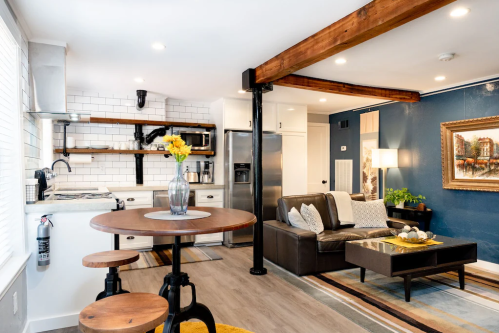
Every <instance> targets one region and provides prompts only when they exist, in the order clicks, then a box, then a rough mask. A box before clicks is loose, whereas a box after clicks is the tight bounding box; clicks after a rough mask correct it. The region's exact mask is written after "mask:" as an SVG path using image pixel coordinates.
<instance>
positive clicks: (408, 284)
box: [404, 274, 412, 302]
mask: <svg viewBox="0 0 499 333" xmlns="http://www.w3.org/2000/svg"><path fill="white" fill-rule="evenodd" d="M411 278H412V276H411V274H407V275H405V276H404V289H405V301H406V302H410V301H411Z"/></svg>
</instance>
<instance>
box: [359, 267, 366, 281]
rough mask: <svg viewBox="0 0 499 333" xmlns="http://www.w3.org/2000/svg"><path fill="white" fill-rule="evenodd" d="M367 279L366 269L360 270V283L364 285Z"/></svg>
mask: <svg viewBox="0 0 499 333" xmlns="http://www.w3.org/2000/svg"><path fill="white" fill-rule="evenodd" d="M365 278H366V269H365V268H364V267H361V268H360V282H362V283H364V280H365Z"/></svg>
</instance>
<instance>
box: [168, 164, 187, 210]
mask: <svg viewBox="0 0 499 333" xmlns="http://www.w3.org/2000/svg"><path fill="white" fill-rule="evenodd" d="M168 198H169V199H170V212H171V214H172V215H185V214H186V213H187V205H188V202H189V182H188V181H187V180H185V178H184V176H183V174H182V162H177V163H176V169H175V176H174V177H173V179H172V180H171V181H170V183H169V184H168Z"/></svg>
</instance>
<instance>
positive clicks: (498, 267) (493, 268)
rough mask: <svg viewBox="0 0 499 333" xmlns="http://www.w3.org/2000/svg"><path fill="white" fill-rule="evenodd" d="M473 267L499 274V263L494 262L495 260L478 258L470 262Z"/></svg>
mask: <svg viewBox="0 0 499 333" xmlns="http://www.w3.org/2000/svg"><path fill="white" fill-rule="evenodd" d="M469 265H470V266H471V267H474V268H478V269H482V270H484V271H489V272H491V273H496V274H499V264H494V263H493V262H489V261H484V260H478V261H477V262H476V263H473V264H469Z"/></svg>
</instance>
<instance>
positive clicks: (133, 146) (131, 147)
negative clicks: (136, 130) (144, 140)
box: [128, 140, 135, 150]
mask: <svg viewBox="0 0 499 333" xmlns="http://www.w3.org/2000/svg"><path fill="white" fill-rule="evenodd" d="M128 149H130V150H134V149H135V140H128Z"/></svg>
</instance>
